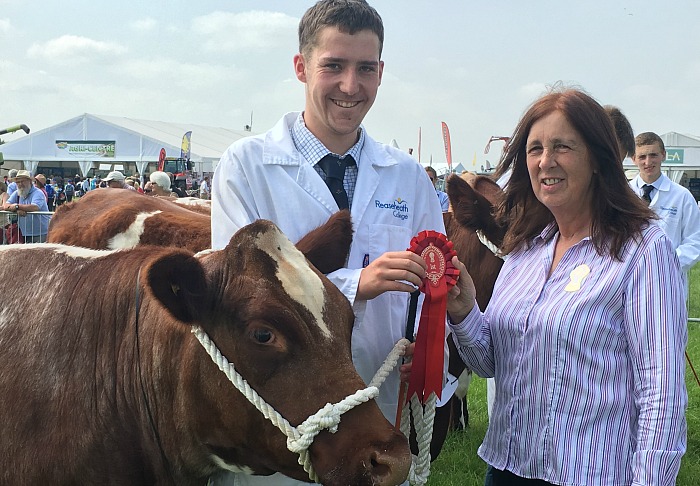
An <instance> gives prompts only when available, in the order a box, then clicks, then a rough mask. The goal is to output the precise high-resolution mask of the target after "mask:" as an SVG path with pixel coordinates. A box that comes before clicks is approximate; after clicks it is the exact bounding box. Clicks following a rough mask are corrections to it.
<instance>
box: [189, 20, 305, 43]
mask: <svg viewBox="0 0 700 486" xmlns="http://www.w3.org/2000/svg"><path fill="white" fill-rule="evenodd" d="M298 24H299V19H297V18H295V17H291V16H289V15H286V14H283V13H279V12H263V11H250V12H242V13H230V12H221V11H217V12H213V13H211V14H208V15H203V16H201V17H196V18H195V19H193V20H192V29H193V30H194V32H196V33H198V34H200V35H203V36H205V37H207V38H208V40H207V41H206V42H205V43H204V47H205V48H206V49H207V50H210V51H242V50H256V51H259V50H267V49H270V48H273V47H277V46H280V45H285V44H288V43H289V42H294V43H296V31H297V26H298Z"/></svg>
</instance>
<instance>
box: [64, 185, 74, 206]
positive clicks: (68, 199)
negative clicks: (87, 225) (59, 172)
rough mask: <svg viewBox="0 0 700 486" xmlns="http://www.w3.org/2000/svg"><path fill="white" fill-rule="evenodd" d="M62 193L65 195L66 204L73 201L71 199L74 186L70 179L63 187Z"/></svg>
mask: <svg viewBox="0 0 700 486" xmlns="http://www.w3.org/2000/svg"><path fill="white" fill-rule="evenodd" d="M63 191H64V192H65V193H66V202H71V201H73V197H74V196H75V186H74V185H73V181H72V180H71V179H68V182H67V183H66V185H65V186H64V187H63Z"/></svg>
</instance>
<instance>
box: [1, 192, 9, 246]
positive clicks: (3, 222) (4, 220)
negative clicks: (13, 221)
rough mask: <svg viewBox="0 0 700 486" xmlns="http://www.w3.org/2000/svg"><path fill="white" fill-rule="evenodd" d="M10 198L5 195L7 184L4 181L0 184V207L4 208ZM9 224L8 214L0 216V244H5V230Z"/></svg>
mask: <svg viewBox="0 0 700 486" xmlns="http://www.w3.org/2000/svg"><path fill="white" fill-rule="evenodd" d="M9 197H10V195H9V194H8V193H7V184H6V183H5V181H2V182H0V207H4V206H5V203H6V202H7V199H8V198H9ZM9 224H10V216H9V215H8V214H5V213H3V214H0V232H2V236H0V242H2V244H3V245H4V244H5V230H6V229H7V227H8V225H9Z"/></svg>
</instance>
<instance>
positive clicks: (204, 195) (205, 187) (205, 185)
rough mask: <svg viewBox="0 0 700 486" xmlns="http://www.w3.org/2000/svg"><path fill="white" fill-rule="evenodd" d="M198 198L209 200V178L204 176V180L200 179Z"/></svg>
mask: <svg viewBox="0 0 700 486" xmlns="http://www.w3.org/2000/svg"><path fill="white" fill-rule="evenodd" d="M199 197H200V199H209V198H211V189H210V187H209V176H204V179H202V184H201V185H200V186H199Z"/></svg>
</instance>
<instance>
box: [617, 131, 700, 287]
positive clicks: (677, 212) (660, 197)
mask: <svg viewBox="0 0 700 486" xmlns="http://www.w3.org/2000/svg"><path fill="white" fill-rule="evenodd" d="M632 160H633V161H634V164H635V165H636V166H637V168H638V169H639V174H638V175H637V176H636V177H635V178H634V179H632V180H631V181H630V186H631V187H632V189H633V190H634V191H635V192H636V193H637V194H638V195H639V196H640V197H641V198H642V199H643V200H644V201H645V203H646V204H648V205H649V206H650V207H651V209H653V210H654V212H656V214H657V215H658V216H659V218H660V221H659V225H660V226H661V227H662V228H663V230H664V231H665V232H666V235H667V236H668V237H669V239H670V240H671V243H672V245H673V248H674V249H675V250H676V254H677V255H678V259H679V260H680V262H681V268H682V269H683V283H684V287H685V291H686V296H687V295H688V275H687V273H688V272H689V271H690V269H691V268H692V267H693V265H695V264H696V263H697V262H698V260H700V209H699V208H698V205H697V203H696V202H695V197H693V195H692V194H691V192H690V191H689V190H688V189H686V188H685V187H683V186H681V185H680V184H676V183H675V182H673V181H672V180H671V179H669V178H668V177H667V176H666V175H665V174H662V173H661V163H662V162H663V161H664V160H666V147H665V146H664V142H663V140H662V139H661V137H659V136H658V135H657V134H656V133H654V132H644V133H640V134H639V135H637V138H636V139H635V151H634V156H633V157H632Z"/></svg>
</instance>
